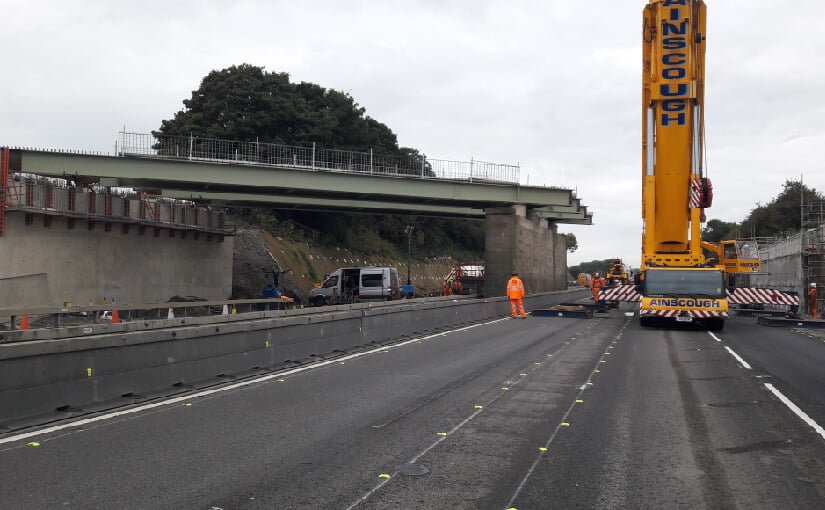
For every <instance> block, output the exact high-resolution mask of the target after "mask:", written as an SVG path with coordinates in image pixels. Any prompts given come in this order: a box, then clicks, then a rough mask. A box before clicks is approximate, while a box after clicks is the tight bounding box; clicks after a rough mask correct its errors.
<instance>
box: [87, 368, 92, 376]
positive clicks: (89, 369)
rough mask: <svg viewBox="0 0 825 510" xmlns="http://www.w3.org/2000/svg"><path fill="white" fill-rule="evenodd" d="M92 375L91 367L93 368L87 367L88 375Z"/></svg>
mask: <svg viewBox="0 0 825 510" xmlns="http://www.w3.org/2000/svg"><path fill="white" fill-rule="evenodd" d="M91 376H92V369H91V368H87V369H86V377H91Z"/></svg>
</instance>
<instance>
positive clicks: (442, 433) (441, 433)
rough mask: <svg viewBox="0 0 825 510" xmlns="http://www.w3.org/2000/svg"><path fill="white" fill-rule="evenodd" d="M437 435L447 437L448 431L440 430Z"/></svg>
mask: <svg viewBox="0 0 825 510" xmlns="http://www.w3.org/2000/svg"><path fill="white" fill-rule="evenodd" d="M436 435H439V436H441V437H445V436H446V435H447V433H446V432H439V433H438V434H436Z"/></svg>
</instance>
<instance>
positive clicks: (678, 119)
mask: <svg viewBox="0 0 825 510" xmlns="http://www.w3.org/2000/svg"><path fill="white" fill-rule="evenodd" d="M671 123H675V124H676V125H677V126H684V125H685V124H687V118H686V117H685V114H684V113H679V114H676V115H667V114H664V113H663V114H662V126H664V127H668V126H670V125H671Z"/></svg>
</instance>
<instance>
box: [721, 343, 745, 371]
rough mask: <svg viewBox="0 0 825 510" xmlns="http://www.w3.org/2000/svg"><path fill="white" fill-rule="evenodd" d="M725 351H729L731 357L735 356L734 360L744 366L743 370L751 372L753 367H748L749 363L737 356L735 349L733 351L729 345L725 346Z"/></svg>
mask: <svg viewBox="0 0 825 510" xmlns="http://www.w3.org/2000/svg"><path fill="white" fill-rule="evenodd" d="M725 349H727V350H728V352H729V353H730V355H731V356H733V357H734V358H736V361H738V362H739V364H740V365H742V368H745V369H747V370H751V366H750V365H748V362H747V361H745V360H743V359H742V356H740V355H738V354H736V353H735V352H733V349H731V348H730V347H728V346H727V345H726V346H725Z"/></svg>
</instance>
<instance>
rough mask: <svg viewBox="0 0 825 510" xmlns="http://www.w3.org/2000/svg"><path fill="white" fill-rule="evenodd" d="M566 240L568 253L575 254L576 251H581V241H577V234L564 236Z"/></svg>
mask: <svg viewBox="0 0 825 510" xmlns="http://www.w3.org/2000/svg"><path fill="white" fill-rule="evenodd" d="M562 235H563V236H564V239H565V241H566V243H567V251H569V252H570V253H573V252H574V251H576V250H578V249H579V241H578V240H577V239H576V234H573V233H569V234H562Z"/></svg>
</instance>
